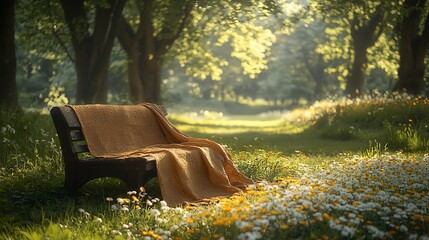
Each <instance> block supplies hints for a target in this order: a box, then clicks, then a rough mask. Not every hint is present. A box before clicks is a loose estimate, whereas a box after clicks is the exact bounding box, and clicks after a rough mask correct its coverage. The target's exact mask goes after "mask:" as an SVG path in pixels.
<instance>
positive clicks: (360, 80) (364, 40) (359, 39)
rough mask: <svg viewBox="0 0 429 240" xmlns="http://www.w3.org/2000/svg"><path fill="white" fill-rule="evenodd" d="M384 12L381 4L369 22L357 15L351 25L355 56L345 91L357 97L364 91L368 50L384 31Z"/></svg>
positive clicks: (352, 96) (348, 94)
mask: <svg viewBox="0 0 429 240" xmlns="http://www.w3.org/2000/svg"><path fill="white" fill-rule="evenodd" d="M382 20H383V12H382V10H381V5H380V6H379V8H378V9H377V11H376V12H375V13H374V15H373V16H371V19H370V20H369V21H368V22H367V23H361V22H360V20H359V19H358V18H357V17H355V18H354V19H353V21H352V23H351V25H350V32H351V36H352V45H353V50H354V57H353V63H352V68H351V69H350V74H349V75H348V78H347V83H346V90H345V93H346V95H347V96H350V97H351V98H356V97H359V96H361V95H362V94H363V93H364V84H365V69H366V64H367V61H368V57H367V55H366V54H367V50H368V48H370V47H371V46H373V45H374V44H375V42H376V41H377V39H378V38H379V37H380V35H381V33H382V32H383V25H382V24H383V23H382Z"/></svg>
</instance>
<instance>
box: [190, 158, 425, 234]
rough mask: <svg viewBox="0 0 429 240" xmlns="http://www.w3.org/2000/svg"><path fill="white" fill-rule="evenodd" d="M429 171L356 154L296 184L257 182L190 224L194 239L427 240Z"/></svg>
mask: <svg viewBox="0 0 429 240" xmlns="http://www.w3.org/2000/svg"><path fill="white" fill-rule="evenodd" d="M428 172H429V156H426V157H424V158H421V159H418V160H407V159H403V158H401V157H400V156H398V155H395V156H393V155H384V156H382V157H380V158H374V159H363V158H361V157H358V156H355V157H354V158H351V159H346V161H345V162H343V163H338V162H336V163H332V164H331V165H330V166H329V167H328V168H327V169H324V170H321V171H319V172H317V173H312V174H311V175H304V176H302V177H301V178H292V177H289V178H285V179H279V180H278V181H277V182H276V183H275V184H273V183H268V182H260V183H258V184H255V185H253V186H251V187H250V188H249V189H248V190H247V191H246V192H245V193H242V194H239V195H235V196H233V197H231V198H222V199H218V200H217V201H218V202H217V203H216V204H213V205H212V206H210V207H201V208H197V210H196V211H195V212H193V215H192V216H188V217H189V218H191V219H193V221H187V222H188V223H189V224H188V225H189V228H190V229H194V232H193V234H195V232H196V231H195V229H198V230H197V231H199V234H201V235H205V234H207V237H213V236H215V235H216V236H218V237H219V238H222V237H223V238H225V239H231V238H233V239H261V238H276V237H282V238H285V237H286V238H311V237H319V238H325V239H332V238H355V237H357V238H361V237H363V238H368V239H383V238H404V237H410V238H414V239H416V238H418V237H424V236H426V237H427V236H428V234H429V228H428V223H429V213H428V211H429V210H428V208H429V177H428ZM204 225H206V226H207V227H204Z"/></svg>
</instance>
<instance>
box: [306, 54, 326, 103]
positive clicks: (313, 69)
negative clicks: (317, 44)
mask: <svg viewBox="0 0 429 240" xmlns="http://www.w3.org/2000/svg"><path fill="white" fill-rule="evenodd" d="M301 53H302V55H303V58H302V60H303V62H304V64H305V66H306V67H307V71H308V72H309V73H310V76H311V79H312V80H313V81H314V83H315V86H314V90H313V100H318V99H321V98H322V97H323V84H324V82H325V65H324V62H323V59H322V56H321V55H320V54H317V55H316V61H315V63H313V64H312V63H311V62H310V54H309V52H308V49H307V48H305V47H304V48H302V49H301Z"/></svg>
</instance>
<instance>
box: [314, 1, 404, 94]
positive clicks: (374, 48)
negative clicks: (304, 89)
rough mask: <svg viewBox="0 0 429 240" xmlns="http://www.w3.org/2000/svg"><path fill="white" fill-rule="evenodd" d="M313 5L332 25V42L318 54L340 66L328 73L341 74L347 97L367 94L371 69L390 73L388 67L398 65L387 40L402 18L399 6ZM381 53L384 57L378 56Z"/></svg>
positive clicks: (367, 3) (329, 29)
mask: <svg viewBox="0 0 429 240" xmlns="http://www.w3.org/2000/svg"><path fill="white" fill-rule="evenodd" d="M313 4H314V9H316V12H318V14H317V15H318V16H321V17H322V18H323V19H324V21H325V22H326V23H327V26H328V27H327V29H326V30H325V34H326V35H327V39H328V41H327V42H326V43H325V44H321V45H320V46H319V47H318V52H319V53H321V54H323V55H324V59H325V61H330V62H333V61H337V63H336V65H337V67H330V68H328V69H327V70H326V71H327V72H328V73H330V74H333V73H336V74H337V76H338V79H339V81H340V83H341V86H342V88H343V89H344V91H345V94H347V95H349V96H350V97H352V98H354V97H359V96H360V95H362V94H363V93H364V89H365V87H364V85H365V78H366V76H367V75H368V74H369V72H370V71H371V70H373V69H375V68H382V69H383V70H385V71H390V69H388V68H391V65H394V64H392V63H395V61H392V58H393V57H392V56H394V55H395V53H394V50H392V49H391V47H390V44H391V42H390V41H387V40H386V38H389V36H388V33H389V31H391V28H393V27H392V25H393V24H392V20H393V19H394V18H395V17H396V16H397V15H398V5H399V3H398V2H396V1H380V0H366V1H348V2H344V1H341V0H338V1H326V0H317V1H314V2H313ZM380 43H382V44H380ZM379 52H383V54H378V55H376V53H379ZM386 62H391V63H390V64H389V63H386ZM388 65H389V66H388Z"/></svg>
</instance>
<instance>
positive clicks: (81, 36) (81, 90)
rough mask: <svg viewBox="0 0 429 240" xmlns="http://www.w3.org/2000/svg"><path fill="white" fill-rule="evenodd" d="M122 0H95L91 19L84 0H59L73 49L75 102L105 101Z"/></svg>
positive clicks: (123, 3)
mask: <svg viewBox="0 0 429 240" xmlns="http://www.w3.org/2000/svg"><path fill="white" fill-rule="evenodd" d="M125 2H126V0H106V1H100V2H97V3H96V5H95V6H93V7H94V8H95V10H94V11H95V15H94V19H90V16H89V15H90V12H91V10H89V9H88V4H87V3H85V1H84V0H61V5H62V8H63V11H64V16H65V21H66V23H67V26H68V29H69V32H70V37H71V42H72V46H73V50H74V59H73V61H74V63H75V69H76V75H77V89H76V103H105V102H107V90H108V86H107V73H108V69H109V63H110V61H109V60H110V54H111V51H112V47H113V44H114V40H115V37H116V34H117V29H118V26H119V20H120V18H121V15H122V10H123V8H124V5H125ZM91 24H93V25H92V26H91ZM91 30H92V32H91Z"/></svg>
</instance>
